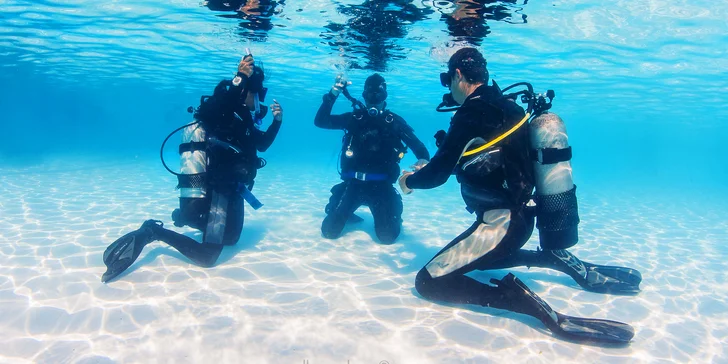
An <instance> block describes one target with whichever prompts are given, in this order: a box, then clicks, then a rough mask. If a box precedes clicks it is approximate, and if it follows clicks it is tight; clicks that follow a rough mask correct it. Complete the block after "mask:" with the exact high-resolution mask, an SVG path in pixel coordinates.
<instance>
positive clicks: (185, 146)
mask: <svg viewBox="0 0 728 364" xmlns="http://www.w3.org/2000/svg"><path fill="white" fill-rule="evenodd" d="M205 149H207V142H189V143H182V144H180V145H179V154H182V153H184V152H194V151H197V150H205Z"/></svg>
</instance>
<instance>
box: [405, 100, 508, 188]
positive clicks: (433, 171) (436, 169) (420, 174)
mask: <svg viewBox="0 0 728 364" xmlns="http://www.w3.org/2000/svg"><path fill="white" fill-rule="evenodd" d="M482 118H483V115H482V113H480V112H477V111H476V110H473V111H470V112H468V111H466V110H462V111H461V113H460V114H458V115H456V117H455V119H454V120H453V122H452V124H450V129H449V130H448V132H447V135H446V136H445V140H444V141H443V142H442V144H441V145H440V148H439V149H438V150H437V153H435V156H434V157H432V160H431V161H430V163H428V164H427V165H426V166H425V167H423V168H422V169H420V170H419V171H417V172H415V174H413V175H411V176H409V177H407V181H406V184H407V187H409V188H411V189H430V188H435V187H438V186H441V185H443V184H444V183H445V182H447V180H448V178H450V175H451V174H452V171H453V170H454V169H455V167H456V166H457V164H458V161H459V160H460V155H461V154H462V153H463V149H465V146H466V145H467V144H468V142H469V141H470V140H471V139H473V138H475V137H477V136H478V135H475V134H474V130H483V127H482V126H481V127H478V128H476V127H475V125H474V124H475V123H481V122H483V121H482ZM493 129H495V127H493ZM486 131H487V128H486ZM488 132H490V131H488Z"/></svg>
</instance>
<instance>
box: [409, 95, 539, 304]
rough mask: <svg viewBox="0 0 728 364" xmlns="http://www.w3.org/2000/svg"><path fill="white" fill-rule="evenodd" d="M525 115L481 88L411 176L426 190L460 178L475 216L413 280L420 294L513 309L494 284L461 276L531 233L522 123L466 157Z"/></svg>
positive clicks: (489, 265) (504, 254)
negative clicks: (466, 152)
mask: <svg viewBox="0 0 728 364" xmlns="http://www.w3.org/2000/svg"><path fill="white" fill-rule="evenodd" d="M524 116H525V112H524V110H523V109H522V108H521V107H520V106H518V105H517V104H515V103H514V102H512V101H508V100H505V99H502V98H501V97H500V92H499V91H498V90H497V89H496V88H494V87H491V86H485V85H484V86H481V87H479V88H478V89H476V90H475V92H473V93H472V94H471V95H470V96H469V97H468V98H467V99H466V100H465V102H464V103H463V105H462V106H461V107H460V109H459V110H458V111H457V113H456V114H455V116H454V117H453V119H452V121H451V123H450V129H449V130H448V132H447V135H446V136H445V139H444V140H443V142H442V144H441V145H440V147H439V149H438V150H437V153H436V154H435V156H434V157H433V158H432V161H430V163H429V164H428V165H427V166H425V167H424V168H422V169H421V170H419V171H418V172H416V173H415V174H413V175H410V176H409V177H408V178H407V180H406V184H407V187H409V188H411V189H429V188H434V187H437V186H440V185H442V184H443V183H445V182H446V181H447V180H448V178H449V177H450V175H451V174H453V173H454V174H455V175H456V176H457V179H458V182H460V184H461V192H462V195H463V199H464V200H465V203H466V205H467V207H468V208H469V209H470V210H471V211H473V212H474V213H475V216H476V221H475V222H474V223H473V225H472V226H471V227H470V228H469V229H467V230H466V231H465V232H463V233H462V234H461V235H460V236H458V237H457V238H455V239H454V240H453V241H452V242H450V243H449V244H448V245H447V246H446V247H445V248H443V249H442V250H441V251H440V252H439V253H438V254H437V255H436V256H435V257H433V258H432V260H431V261H430V262H429V263H428V264H427V265H426V266H425V267H424V268H423V269H422V270H420V272H419V274H417V278H416V289H417V291H418V292H419V293H420V294H421V295H422V296H424V297H426V298H429V299H433V300H441V301H448V302H453V303H467V304H479V305H484V306H494V307H497V308H506V309H511V310H518V309H517V308H514V307H513V304H512V303H511V302H509V300H508V299H506V298H504V297H505V296H503V295H502V294H499V292H498V288H497V287H493V286H489V285H486V284H483V283H480V282H478V281H476V280H474V279H472V278H469V277H467V276H465V274H466V273H468V272H471V271H473V270H485V269H493V267H495V266H496V265H497V263H498V262H500V261H502V260H504V259H506V258H508V257H509V256H511V255H512V254H513V253H514V252H517V251H518V250H519V249H520V248H521V247H522V246H523V245H524V244H525V243H526V241H528V239H529V237H530V236H531V232H532V231H533V227H534V226H533V225H534V217H533V214H532V213H530V212H528V211H527V210H526V203H527V202H528V200H529V198H530V194H531V191H532V190H533V186H532V182H530V181H531V178H530V173H531V172H530V169H529V168H528V163H530V161H529V160H528V155H527V153H528V135H527V129H526V127H525V126H524V127H522V128H520V129H518V130H517V131H516V132H514V133H513V134H511V135H510V136H508V137H507V138H505V139H504V140H503V141H502V142H500V143H499V144H497V145H496V146H493V147H490V148H488V149H486V150H484V151H483V152H481V153H478V154H476V155H473V156H470V157H462V158H461V155H462V154H463V150H464V149H465V148H466V146H467V145H468V143H469V142H470V141H471V140H473V139H476V138H482V140H477V139H476V142H474V143H472V144H471V146H470V147H469V148H468V149H469V150H472V149H473V148H475V147H477V146H479V145H483V144H484V142H487V141H490V140H492V139H494V138H496V137H498V136H499V135H501V134H503V133H504V132H505V131H507V130H509V129H510V128H511V127H513V126H514V125H516V124H517V123H518V122H519V121H521V120H522V119H523V117H524Z"/></svg>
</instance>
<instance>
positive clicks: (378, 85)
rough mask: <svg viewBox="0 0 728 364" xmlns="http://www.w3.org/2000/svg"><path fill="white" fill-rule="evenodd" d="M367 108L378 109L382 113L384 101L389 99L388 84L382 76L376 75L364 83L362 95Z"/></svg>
mask: <svg viewBox="0 0 728 364" xmlns="http://www.w3.org/2000/svg"><path fill="white" fill-rule="evenodd" d="M361 96H362V97H363V98H364V102H365V103H366V107H367V108H370V107H376V108H377V109H379V110H380V111H381V109H382V108H383V105H382V104H383V103H384V100H386V99H387V82H386V81H385V80H384V77H382V76H381V75H380V74H378V73H375V74H373V75H371V76H369V77H367V80H366V81H365V82H364V92H362V93H361Z"/></svg>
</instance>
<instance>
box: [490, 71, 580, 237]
mask: <svg viewBox="0 0 728 364" xmlns="http://www.w3.org/2000/svg"><path fill="white" fill-rule="evenodd" d="M520 85H524V86H526V87H527V91H520V92H516V93H513V94H508V95H506V94H505V91H507V90H509V89H511V88H513V87H516V86H520ZM503 93H504V95H505V97H508V98H512V99H515V98H516V97H517V96H518V95H521V102H523V103H525V104H527V105H528V113H529V114H531V115H533V116H532V117H531V120H530V122H529V123H528V135H529V146H530V150H529V153H528V154H529V157H530V159H531V163H532V167H533V183H534V186H535V193H534V194H533V196H532V197H533V200H534V202H535V203H536V227H537V228H538V231H539V241H540V244H541V248H543V249H544V250H559V249H567V248H570V247H572V246H574V245H576V243H577V242H578V241H579V231H578V225H579V208H578V203H577V199H576V185H574V180H573V178H572V170H571V147H570V146H569V136H568V134H567V133H566V124H565V123H564V121H563V120H562V119H561V118H560V117H559V116H558V115H556V114H555V113H553V112H550V111H549V109H550V108H551V102H552V101H553V98H554V97H555V96H556V94H555V93H554V91H553V90H548V91H547V92H546V94H536V93H535V92H534V91H533V87H532V86H531V85H530V84H528V83H525V82H522V83H517V84H515V85H512V86H509V87H507V88H505V89H503Z"/></svg>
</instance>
